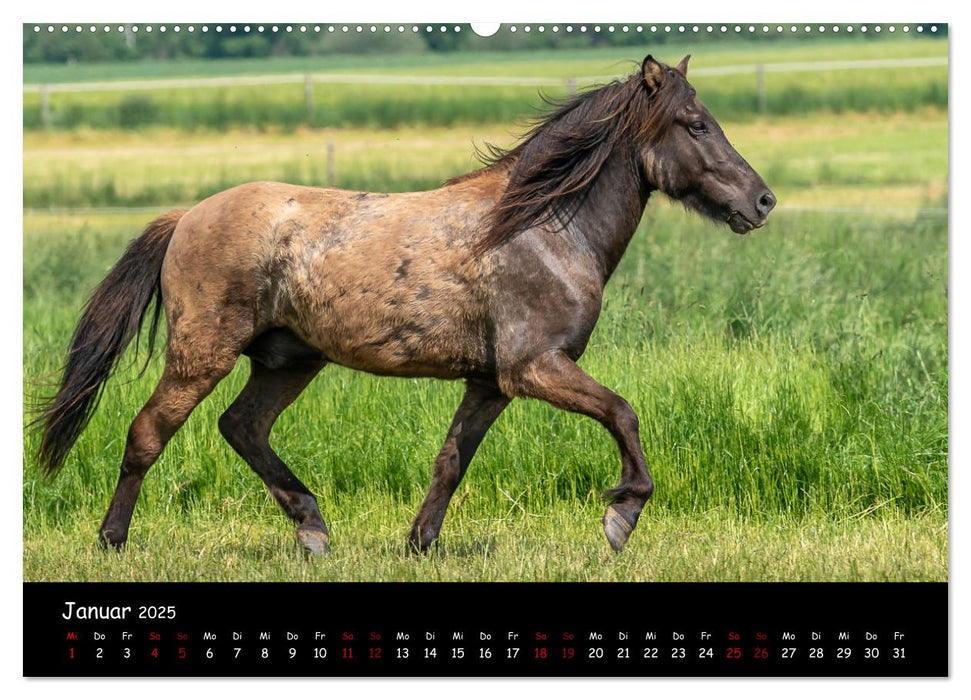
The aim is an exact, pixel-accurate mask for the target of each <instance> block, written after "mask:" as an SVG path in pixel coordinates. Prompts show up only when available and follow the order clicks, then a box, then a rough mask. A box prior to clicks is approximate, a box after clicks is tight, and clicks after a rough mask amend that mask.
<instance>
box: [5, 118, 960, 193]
mask: <svg viewBox="0 0 971 700" xmlns="http://www.w3.org/2000/svg"><path fill="white" fill-rule="evenodd" d="M721 123H722V126H723V127H724V129H725V131H726V133H727V134H728V136H729V138H730V139H731V140H732V142H733V143H734V144H735V145H736V146H737V147H738V148H739V149H740V150H741V152H743V153H744V154H745V156H746V158H747V160H748V161H749V162H751V163H752V165H753V166H754V167H755V168H756V169H757V170H758V171H759V172H760V173H762V175H763V176H764V177H765V179H766V180H767V181H768V182H770V183H771V184H772V188H773V190H774V191H775V192H776V193H777V195H778V196H779V198H780V201H781V202H782V205H783V206H828V207H833V206H840V205H842V206H859V205H861V204H865V203H866V200H867V199H870V200H872V204H873V205H886V204H889V205H892V206H894V207H915V206H918V207H919V206H940V205H942V204H943V201H944V200H945V198H946V192H947V113H946V112H943V111H940V110H935V109H924V110H921V111H919V112H916V113H901V114H894V115H889V116H882V117H880V118H874V115H872V114H869V113H863V114H852V113H851V114H846V115H842V116H840V117H838V118H835V117H834V118H832V119H829V118H826V119H823V118H820V117H818V116H808V117H799V118H791V117H790V118H781V117H772V118H763V119H759V120H756V121H753V122H731V121H726V120H721ZM521 130H522V125H520V127H518V128H517V127H515V126H510V125H502V126H495V125H493V126H489V127H485V128H482V127H454V128H447V129H446V128H439V129H427V128H425V129H417V128H409V129H399V130H391V131H386V130H365V129H341V130H302V131H299V132H297V133H295V134H281V133H275V134H261V133H258V132H254V131H241V130H235V131H229V132H225V133H221V134H204V133H195V134H185V133H182V132H179V131H172V130H151V131H148V132H145V133H137V132H136V133H128V132H118V131H114V132H102V131H74V132H64V133H53V134H44V133H39V132H34V133H28V134H26V135H25V137H24V147H25V149H26V157H25V159H24V189H23V197H24V206H25V207H27V208H48V207H52V206H53V207H99V206H100V207H118V206H156V205H163V206H165V205H175V204H181V205H192V204H195V203H196V202H198V201H200V200H201V199H204V198H205V197H208V196H209V195H211V194H214V193H216V192H220V191H222V190H224V189H227V188H229V187H232V186H234V185H237V184H240V183H241V182H247V181H252V180H280V181H283V182H292V183H297V184H305V185H326V184H334V185H336V186H338V187H344V188H347V189H355V190H370V191H379V192H380V191H385V192H386V191H410V190H422V189H430V188H434V187H438V186H439V185H441V184H442V182H443V181H444V180H445V179H447V178H449V177H453V176H456V175H460V174H462V173H466V172H469V171H471V170H474V169H475V168H477V167H480V165H481V164H480V163H479V162H478V161H477V160H476V158H475V154H474V153H475V148H474V147H475V145H476V144H478V145H480V146H481V145H482V144H483V143H485V142H492V143H496V144H499V145H503V146H509V145H511V144H512V143H514V142H515V138H514V136H515V134H516V133H518V132H521ZM328 142H331V143H332V144H333V146H334V182H333V183H330V182H329V178H330V173H329V171H328V166H327V158H328V155H327V149H328ZM888 143H892V144H893V148H892V149H890V148H887V144H888ZM874 188H881V190H882V192H881V193H880V194H879V195H878V197H877V198H876V199H874V198H873V197H872V196H871V195H870V193H872V191H873V189H874Z"/></svg>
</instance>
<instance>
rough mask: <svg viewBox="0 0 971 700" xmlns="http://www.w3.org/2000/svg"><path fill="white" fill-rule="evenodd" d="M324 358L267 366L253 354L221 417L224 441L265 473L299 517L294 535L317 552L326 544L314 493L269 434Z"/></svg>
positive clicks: (279, 498) (286, 506) (286, 508)
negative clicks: (247, 371)
mask: <svg viewBox="0 0 971 700" xmlns="http://www.w3.org/2000/svg"><path fill="white" fill-rule="evenodd" d="M263 359H264V360H270V358H268V357H264V358H263ZM275 364H276V362H273V361H271V365H275ZM325 364H326V361H325V360H324V359H323V358H320V357H313V356H309V357H301V358H299V359H295V360H288V361H286V363H285V364H284V365H283V366H276V367H274V368H271V367H269V366H267V365H266V364H264V363H263V362H262V361H261V360H260V359H258V356H257V355H256V354H254V357H253V358H252V359H251V372H250V378H249V381H248V382H247V384H246V386H245V387H244V388H243V391H242V392H240V395H239V396H238V397H237V398H236V400H235V401H234V402H233V404H232V405H231V406H230V407H229V408H228V409H226V412H225V413H223V415H222V416H221V417H220V419H219V430H220V432H221V433H222V434H223V437H225V438H226V441H227V442H228V443H229V444H230V445H231V446H232V448H233V449H234V450H236V452H237V453H238V454H239V456H240V457H242V458H243V459H244V460H246V463H247V464H249V465H250V467H252V469H253V471H255V472H256V473H257V474H258V475H259V477H260V478H261V479H263V482H264V483H265V484H266V486H267V488H269V490H270V493H271V494H273V497H274V498H275V499H276V501H277V502H278V503H279V504H280V506H281V507H282V508H283V511H284V512H285V513H286V514H287V516H289V517H290V518H291V519H292V520H294V521H295V522H296V523H298V527H297V539H298V540H299V541H300V543H301V544H302V545H303V546H304V547H305V548H306V549H307V550H308V551H310V552H313V553H320V554H326V553H327V551H328V549H329V544H328V538H327V526H326V525H325V524H324V519H323V518H322V517H321V515H320V510H319V509H318V507H317V499H316V498H315V497H314V495H313V494H312V493H311V492H310V490H309V489H307V487H306V486H304V485H303V484H302V483H301V482H300V480H299V479H298V478H297V477H296V476H294V474H293V472H291V471H290V469H289V468H288V467H287V465H286V464H284V462H283V460H281V459H280V458H279V457H278V456H277V454H276V452H274V451H273V448H271V447H270V442H269V437H270V430H271V429H272V428H273V424H274V423H275V422H276V419H277V417H278V416H279V415H280V414H281V413H282V412H283V410H284V409H285V408H286V407H287V406H289V405H290V404H291V403H293V401H294V400H295V399H296V398H297V396H299V395H300V392H302V391H303V390H304V389H305V388H306V387H307V385H308V384H309V383H310V381H311V380H312V379H313V378H314V377H315V376H317V373H318V372H320V370H321V368H322V367H323V366H324V365H325Z"/></svg>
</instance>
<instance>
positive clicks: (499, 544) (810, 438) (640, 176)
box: [22, 21, 949, 677]
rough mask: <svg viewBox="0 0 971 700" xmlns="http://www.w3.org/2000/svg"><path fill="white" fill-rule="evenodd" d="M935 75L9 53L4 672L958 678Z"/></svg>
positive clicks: (131, 28) (366, 41)
mask: <svg viewBox="0 0 971 700" xmlns="http://www.w3.org/2000/svg"><path fill="white" fill-rule="evenodd" d="M948 52H949V43H948V25H947V24H946V23H936V24H935V23H927V24H920V23H909V24H890V23H874V24H862V23H861V24H831V23H826V24H821V23H819V22H811V23H798V24H792V23H787V24H750V23H746V24H734V23H732V24H723V23H715V24H705V23H673V24H672V23H657V22H654V23H652V22H649V21H648V22H643V21H642V22H628V23H617V22H613V23H602V24H598V23H585V24H583V23H578V24H569V23H547V24H495V25H485V24H479V25H470V24H454V23H449V24H442V23H432V24H428V23H424V24H405V23H364V24H354V23H352V24H344V23H327V22H308V23H263V24H260V23H254V24H242V23H209V24H202V23H181V24H180V23H168V24H159V23H155V24H129V23H123V22H122V23H118V22H111V23H104V22H99V23H83V24H63V23H60V24H50V23H27V24H24V25H23V246H22V247H23V379H24V416H23V422H24V431H23V436H24V437H23V439H24V443H23V576H24V595H25V600H31V601H34V605H33V608H34V610H35V613H34V618H32V620H35V621H36V624H35V622H34V621H32V623H31V624H30V625H28V624H26V621H25V640H28V639H29V640H30V643H31V644H42V645H44V646H45V648H49V649H51V650H52V651H51V654H52V657H53V658H54V659H55V661H53V662H52V661H50V660H49V659H48V660H47V661H45V664H44V665H43V667H41V666H35V667H31V666H30V663H31V662H30V661H29V660H28V659H25V669H24V674H25V675H28V676H47V675H60V676H85V675H94V676H99V675H133V676H144V675H148V676H152V675H284V676H285V675H309V676H367V675H378V676H409V675H411V676H414V675H418V676H421V675H431V676H439V675H444V676H468V675H474V676H544V675H546V676H549V675H554V676H556V675H558V676H570V675H605V676H635V677H636V676H658V675H662V676H738V675H741V676H762V675H770V676H787V675H788V676H793V675H799V676H813V675H816V676H908V675H909V676H942V675H943V676H946V675H947V674H948V664H947V654H946V651H947V630H948V619H947V615H948V604H947V581H948V552H949V539H948V535H949V530H948V389H949V383H948V285H949V280H948V213H949V186H948V182H949V179H948V163H949V151H948V147H949V132H948V103H949V82H948V71H949V67H948ZM729 594H730V595H729ZM726 599H728V600H732V601H734V603H733V604H732V605H724V604H719V603H718V601H724V600H726ZM901 599H906V600H908V601H910V602H911V604H909V605H908V606H904V607H906V610H905V611H903V612H902V613H901V615H902V617H899V618H897V617H888V616H887V615H886V614H885V613H884V612H882V611H885V610H886V609H887V607H888V606H893V607H895V608H899V607H900V605H899V601H900V600H901ZM251 601H258V602H257V603H256V604H252V605H251ZM444 601H462V603H461V606H459V607H456V605H452V604H448V605H445V604H444ZM793 601H799V602H798V603H797V604H795V605H794V604H793ZM281 602H282V603H283V607H282V608H281ZM237 604H239V605H247V606H251V609H250V613H249V616H248V618H247V619H246V620H240V619H239V618H238V615H236V613H235V612H234V611H235V610H238V605H237ZM281 610H282V611H283V612H281ZM458 610H461V612H457V611H458ZM612 610H613V611H615V612H610V611H612ZM38 611H39V612H38ZM564 611H569V614H567V613H565V612H564ZM621 611H626V612H621ZM605 612H606V614H605ZM941 649H943V653H942V652H941ZM513 650H515V651H513Z"/></svg>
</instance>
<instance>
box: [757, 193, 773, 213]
mask: <svg viewBox="0 0 971 700" xmlns="http://www.w3.org/2000/svg"><path fill="white" fill-rule="evenodd" d="M773 207H775V195H773V194H772V193H771V192H765V193H763V194H762V196H761V197H759V203H758V205H757V206H756V207H755V208H756V209H757V210H758V212H759V214H761V215H762V216H768V215H769V212H770V211H772V209H773Z"/></svg>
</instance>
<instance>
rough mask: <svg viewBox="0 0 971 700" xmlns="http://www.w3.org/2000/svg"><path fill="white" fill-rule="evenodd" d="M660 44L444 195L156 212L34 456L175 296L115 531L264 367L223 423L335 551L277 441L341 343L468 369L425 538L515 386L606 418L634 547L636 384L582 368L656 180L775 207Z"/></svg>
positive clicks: (287, 200)
mask: <svg viewBox="0 0 971 700" xmlns="http://www.w3.org/2000/svg"><path fill="white" fill-rule="evenodd" d="M689 58H690V56H685V57H684V59H682V60H681V62H680V63H679V64H678V65H677V66H675V67H673V68H672V67H670V66H668V65H665V64H663V63H660V62H659V61H657V60H655V59H654V58H653V57H652V56H650V55H648V56H647V57H646V58H645V59H644V60H643V61H642V62H641V65H640V70H638V71H635V72H634V73H633V74H631V75H630V76H628V77H627V78H625V79H619V80H615V81H613V82H611V83H609V84H606V85H604V86H602V87H599V88H597V89H592V90H589V91H585V92H582V93H580V94H578V95H575V96H572V97H570V98H567V99H566V100H562V101H560V102H558V103H554V106H553V108H552V109H551V110H550V111H549V112H548V113H547V114H546V116H545V118H541V119H539V120H538V121H536V122H535V123H534V124H533V126H532V128H531V129H530V130H529V131H527V132H526V133H525V134H524V135H523V137H522V138H521V140H520V141H519V143H518V145H515V146H513V147H512V148H509V149H500V148H497V147H494V146H490V147H489V148H488V149H486V150H484V151H483V152H482V155H483V160H484V161H485V162H484V167H482V168H479V169H478V170H476V171H474V172H471V173H469V174H466V175H462V176H460V177H457V178H454V179H452V180H449V181H448V182H446V183H445V184H444V185H443V186H442V187H440V188H438V189H435V190H430V191H425V192H407V193H396V194H382V193H372V192H352V191H346V190H341V189H335V188H329V187H303V186H297V185H290V184H283V183H276V182H255V183H249V184H244V185H240V186H237V187H233V188H231V189H228V190H225V191H223V192H220V193H218V194H215V195H213V196H211V197H209V198H208V199H205V200H204V201H202V202H201V203H199V204H197V205H196V206H195V207H193V208H192V209H190V210H187V211H186V210H177V211H172V212H169V213H167V214H164V215H162V216H160V217H159V218H158V219H156V220H155V221H153V222H152V223H151V224H150V225H149V226H148V227H147V228H146V229H145V231H144V232H143V233H142V235H141V236H140V237H138V238H136V239H134V240H133V241H132V242H131V243H130V244H129V245H128V247H127V249H126V250H125V252H124V254H123V255H122V257H121V259H120V260H119V261H118V262H117V263H116V265H115V266H114V267H113V268H112V270H111V271H110V272H109V274H108V275H107V277H106V278H105V279H104V280H103V281H102V282H101V284H100V285H99V286H98V287H97V288H96V289H95V290H94V292H93V293H92V295H91V297H90V298H89V300H88V301H87V303H86V305H85V306H84V308H83V311H82V313H81V317H80V320H79V322H78V324H77V327H76V329H75V331H74V334H73V337H72V339H71V343H70V349H69V352H68V354H67V360H66V363H65V365H64V369H63V376H62V379H61V382H60V385H59V388H58V390H57V392H56V394H55V395H54V396H52V397H50V398H49V399H48V401H47V403H46V405H45V406H44V407H43V409H42V412H41V414H40V416H39V418H38V422H39V423H40V425H41V426H42V436H41V441H40V447H39V450H38V462H39V464H40V466H41V468H42V470H43V472H44V474H45V475H47V476H53V475H54V474H56V472H57V471H58V470H59V468H60V467H61V466H62V465H63V463H64V461H65V458H66V457H67V455H68V453H69V451H70V449H71V448H72V446H73V445H74V443H75V442H76V440H77V439H78V437H79V435H80V434H81V431H82V430H83V429H84V427H85V425H86V423H87V421H88V420H89V418H90V416H91V414H92V412H93V411H94V409H95V408H96V406H97V403H98V400H99V398H100V396H101V392H102V389H103V387H104V384H105V382H106V380H107V379H108V377H109V375H110V374H111V372H112V370H113V369H114V368H115V366H116V365H117V363H118V361H119V358H120V356H121V354H122V353H123V351H124V350H125V348H126V347H127V346H128V345H129V344H130V342H131V341H132V340H133V338H135V336H136V335H137V334H138V333H140V332H141V329H142V326H143V324H144V323H145V321H146V318H147V317H148V316H149V311H150V307H152V305H153V301H154V311H153V312H152V313H151V316H152V318H151V320H150V321H149V347H150V352H151V346H152V344H153V341H154V339H155V334H156V330H157V328H158V324H159V320H160V315H161V313H162V312H163V311H164V315H165V319H166V324H167V330H168V337H167V342H166V349H165V366H164V370H163V373H162V376H161V379H160V381H159V382H158V385H157V387H156V388H155V391H154V393H153V394H152V395H151V397H150V398H149V399H148V402H147V403H146V404H145V405H144V407H143V408H142V409H141V411H140V412H139V413H138V414H137V415H136V416H135V418H134V420H133V422H132V423H131V427H130V430H129V432H128V438H127V442H126V445H125V449H124V456H123V458H122V462H121V467H120V474H119V477H118V483H117V487H116V489H115V492H114V496H113V498H112V499H111V503H110V506H109V507H108V511H107V513H106V515H105V518H104V521H103V523H102V524H101V527H100V530H99V534H98V539H99V542H100V543H101V544H102V545H104V546H106V547H115V548H121V547H122V546H123V545H124V544H125V543H126V542H127V539H128V532H129V527H130V524H131V519H132V514H133V512H134V508H135V502H136V500H137V498H138V494H139V491H140V489H141V485H142V481H143V479H144V478H145V475H146V473H147V471H148V470H149V468H150V467H151V466H152V464H153V463H154V462H155V461H156V459H157V458H158V456H159V454H160V453H161V452H162V450H163V448H164V447H165V445H166V443H167V442H168V441H169V440H170V439H171V438H172V436H173V435H174V434H175V433H176V431H177V430H178V429H179V428H180V426H181V425H182V424H183V423H184V422H185V420H186V419H187V418H188V416H189V414H190V413H191V412H192V410H193V409H194V408H195V407H196V406H197V405H198V404H199V403H200V402H201V401H202V400H203V399H205V398H206V396H207V395H208V394H209V393H210V392H211V391H212V389H213V387H215V386H216V384H217V383H218V382H219V381H220V380H222V379H223V378H224V377H226V375H228V374H229V372H230V371H231V370H232V369H233V368H234V366H235V365H236V363H237V361H238V360H239V358H240V356H241V355H246V356H247V357H249V360H250V375H249V379H248V381H247V383H246V385H245V387H244V388H243V390H242V391H241V393H240V394H239V396H238V397H237V398H236V399H235V401H233V403H232V404H231V405H230V406H229V408H228V409H227V410H226V411H225V413H223V414H222V415H221V417H220V418H219V421H218V427H219V430H220V432H221V433H222V435H223V436H224V438H225V439H226V440H227V442H228V443H229V444H230V445H231V446H232V448H233V449H234V450H235V451H236V452H237V453H238V454H239V456H240V457H241V458H242V459H243V460H244V461H245V462H246V463H248V464H249V466H250V467H251V468H252V469H253V471H255V473H256V474H257V475H258V476H259V477H260V478H261V479H262V480H263V482H264V483H265V484H266V486H267V488H268V489H269V491H270V493H271V494H272V495H273V497H274V498H275V499H276V501H277V502H278V503H279V505H280V507H281V508H282V509H283V511H284V512H285V513H286V515H287V516H289V518H290V519H291V520H293V521H294V522H295V524H296V536H297V540H298V541H299V543H300V544H301V545H302V546H303V548H305V550H307V551H308V552H310V553H327V552H328V551H329V550H330V544H329V536H328V530H327V526H326V524H325V523H324V519H323V517H322V516H321V513H320V510H319V507H318V503H317V500H316V497H315V496H314V494H313V493H311V492H310V490H309V489H308V488H307V487H306V486H305V485H304V484H303V483H302V482H301V481H300V480H299V479H298V478H297V477H296V476H295V475H294V474H293V472H292V471H291V470H290V469H289V468H288V467H287V465H286V464H285V463H284V462H283V461H282V460H281V459H280V457H279V456H278V455H277V453H276V452H274V450H273V449H272V448H271V447H270V444H269V435H270V431H271V429H272V427H273V424H274V422H275V421H276V420H277V418H278V416H279V415H280V414H281V413H282V412H283V411H284V410H285V409H286V408H287V406H289V405H290V404H291V403H292V402H293V401H294V400H295V399H296V398H297V396H298V395H299V394H300V393H301V392H302V391H303V390H304V389H305V388H306V387H307V385H308V384H309V383H310V381H311V380H312V379H313V378H314V377H315V376H316V375H317V373H318V372H320V371H321V369H323V368H324V366H326V365H327V364H329V363H335V364H338V365H343V366H345V367H349V368H352V369H355V370H360V371H363V372H370V373H373V374H377V375H386V376H397V377H433V378H438V379H449V380H458V379H461V380H464V382H465V393H464V395H463V397H462V400H461V402H460V404H459V406H458V409H457V410H456V412H455V416H454V418H453V419H452V423H451V426H450V427H449V429H448V432H447V435H446V437H445V442H444V445H443V446H442V448H441V451H440V452H439V453H438V456H437V458H436V459H435V463H434V469H433V478H432V481H431V486H430V488H429V491H428V494H427V496H426V498H425V499H424V501H423V503H422V505H421V508H420V510H419V512H418V514H417V516H416V517H415V520H414V522H413V524H412V527H411V531H410V534H409V536H408V542H409V543H410V546H411V547H412V548H413V549H414V550H416V551H418V552H424V551H426V550H428V549H429V547H431V546H432V544H433V543H434V542H435V541H436V538H437V537H438V535H439V532H440V530H441V527H442V523H443V521H444V519H445V515H446V510H447V508H448V504H449V501H450V499H451V497H452V495H453V493H454V492H455V489H456V487H457V486H458V484H459V482H460V481H461V479H462V477H463V475H464V474H465V472H466V470H467V469H468V467H469V464H470V462H471V461H472V458H473V456H474V454H475V452H476V449H477V447H478V446H479V444H480V442H481V441H482V439H483V438H484V436H485V434H486V431H488V429H489V427H490V426H491V425H492V423H493V422H494V421H495V420H496V419H497V418H498V417H499V415H500V414H501V413H502V411H503V409H504V408H505V407H506V406H507V405H508V404H509V403H510V401H511V400H512V399H513V398H516V397H522V398H531V399H539V400H542V401H545V402H547V403H549V404H551V405H552V406H554V407H556V408H558V409H562V410H565V411H571V412H575V413H579V414H582V415H585V416H589V417H591V418H594V419H595V420H597V421H599V422H600V423H601V424H602V425H603V426H604V427H605V428H606V429H607V430H608V431H609V432H610V434H611V435H612V436H613V438H614V440H615V441H616V443H617V446H618V448H619V450H620V462H621V473H620V481H619V483H618V484H617V486H615V487H614V488H612V489H609V490H607V491H606V492H605V494H604V495H605V498H606V500H607V506H606V510H605V512H604V515H603V519H602V524H603V530H604V534H605V535H606V538H607V541H608V543H609V545H610V546H611V547H612V548H613V549H614V550H615V551H618V552H619V551H621V550H622V549H623V548H624V546H625V544H626V543H627V541H628V539H629V537H630V535H631V533H632V532H633V530H634V528H635V526H636V525H637V521H638V518H639V516H640V514H641V511H642V509H643V508H644V506H645V504H646V502H647V500H648V499H649V498H650V496H651V494H652V493H653V491H654V481H653V479H652V478H651V475H650V472H649V470H648V466H647V463H646V462H645V458H644V453H643V450H642V447H641V442H640V437H639V432H638V418H637V415H636V414H635V412H634V410H633V409H632V408H631V406H630V404H628V402H627V401H626V400H624V399H623V398H622V397H621V396H619V395H618V394H616V393H614V392H613V391H611V390H609V389H607V388H605V387H603V386H601V385H600V384H599V383H597V381H595V380H594V379H593V378H592V377H590V376H589V375H587V374H586V373H585V372H584V371H583V370H582V369H580V367H579V366H578V365H577V360H578V359H579V358H580V356H581V355H582V354H583V352H584V349H585V348H586V345H587V342H588V340H589V338H590V335H591V333H592V331H593V329H594V326H595V324H596V322H597V319H598V316H599V313H600V310H601V300H602V297H603V292H604V287H605V285H606V284H607V281H608V280H609V279H610V277H611V274H612V273H613V272H614V270H615V268H616V267H617V264H618V262H619V261H620V259H621V256H622V255H623V254H624V251H625V249H626V248H627V246H628V243H629V242H630V240H631V238H632V236H633V235H634V232H635V230H636V229H637V227H638V224H639V222H640V219H641V217H642V215H643V212H644V209H645V207H646V205H647V202H648V198H649V197H650V195H651V194H652V193H653V192H655V191H660V192H663V193H665V194H666V195H668V196H669V197H671V198H673V199H674V200H678V201H680V202H682V203H683V204H684V206H685V207H686V208H687V209H689V210H693V211H695V212H699V213H700V214H702V215H704V216H706V217H708V218H710V219H713V220H714V221H716V222H721V223H727V224H728V226H729V227H730V228H731V230H732V231H734V232H735V233H739V234H743V233H746V232H748V231H750V230H752V229H755V228H759V227H761V226H762V225H763V224H764V223H765V222H766V219H767V217H768V214H769V212H770V211H771V210H772V208H773V207H774V206H775V204H776V198H775V196H774V195H773V194H772V192H771V191H770V190H769V188H768V187H767V186H766V184H765V182H764V181H763V180H762V178H761V177H760V176H759V175H758V174H757V173H756V172H755V171H754V170H753V169H752V167H751V166H750V165H749V164H748V163H747V162H746V161H745V160H744V159H743V158H742V157H741V156H740V155H739V154H738V152H737V151H736V150H735V149H734V148H733V147H732V146H731V145H730V144H729V142H728V140H727V139H726V137H725V134H724V132H723V131H722V129H721V127H720V126H719V125H718V123H717V122H716V121H715V119H714V118H713V117H712V115H711V113H710V112H709V111H708V109H707V108H706V107H705V106H704V105H703V104H702V103H701V101H699V99H698V97H697V95H696V93H695V90H694V88H693V87H691V85H690V84H689V82H688V80H687V72H688V59H689Z"/></svg>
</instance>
